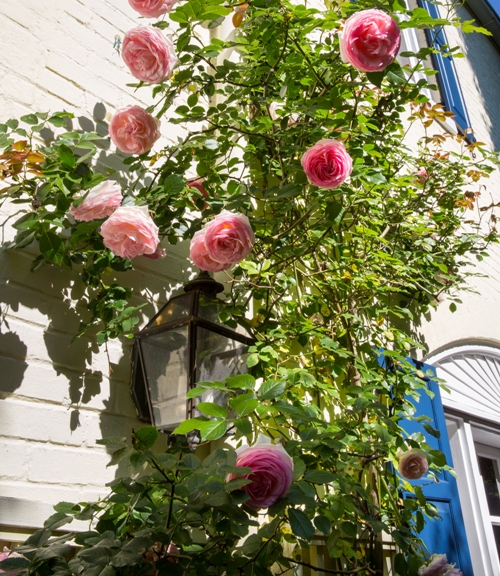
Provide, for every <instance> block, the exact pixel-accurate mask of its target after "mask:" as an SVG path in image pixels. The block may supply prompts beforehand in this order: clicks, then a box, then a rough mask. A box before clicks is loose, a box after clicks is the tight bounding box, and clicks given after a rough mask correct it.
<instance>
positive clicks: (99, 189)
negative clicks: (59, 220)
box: [69, 180, 123, 222]
mask: <svg viewBox="0 0 500 576" xmlns="http://www.w3.org/2000/svg"><path fill="white" fill-rule="evenodd" d="M82 196H85V199H84V201H83V202H82V203H81V204H79V205H78V206H73V205H72V206H71V208H70V209H69V211H70V212H71V215H72V216H73V218H74V219H75V220H83V221H85V222H90V221H91V220H96V219H98V218H106V217H107V216H109V215H110V214H112V213H113V212H114V211H115V210H116V209H117V208H118V206H120V204H121V203H122V199H123V195H122V189H121V187H120V185H119V184H117V183H116V182H112V181H111V180H105V181H104V182H101V183H100V184H98V185H97V186H94V187H93V188H91V189H90V190H89V191H88V192H80V193H79V194H77V195H76V197H77V198H81V197H82Z"/></svg>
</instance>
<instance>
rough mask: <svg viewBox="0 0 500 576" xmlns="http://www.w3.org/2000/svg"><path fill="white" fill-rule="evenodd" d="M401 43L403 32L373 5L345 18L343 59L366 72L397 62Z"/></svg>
mask: <svg viewBox="0 0 500 576" xmlns="http://www.w3.org/2000/svg"><path fill="white" fill-rule="evenodd" d="M400 44H401V31H400V30H399V26H398V24H397V22H396V21H395V20H393V19H392V18H391V17H390V16H389V15H388V14H386V13H385V12H382V10H377V9H376V8H371V9H370V10H362V11H361V12H356V14H353V15H352V16H351V17H350V18H348V19H347V20H346V23H345V25H344V30H343V32H342V36H341V38H340V55H341V56H342V59H343V60H344V62H349V64H351V65H352V66H354V68H357V69H358V70H362V71H363V72H380V71H381V70H384V69H385V68H387V66H389V64H392V62H394V60H395V58H396V56H397V54H398V50H399V46H400Z"/></svg>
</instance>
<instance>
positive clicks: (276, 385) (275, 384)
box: [258, 380, 286, 400]
mask: <svg viewBox="0 0 500 576" xmlns="http://www.w3.org/2000/svg"><path fill="white" fill-rule="evenodd" d="M285 389H286V381H285V380H278V381H276V380H269V381H268V382H264V383H263V384H262V386H261V387H260V388H259V391H258V394H259V397H260V398H261V399H262V400H271V399H273V398H277V397H278V396H281V394H283V392H284V391H285Z"/></svg>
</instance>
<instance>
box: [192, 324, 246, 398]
mask: <svg viewBox="0 0 500 576" xmlns="http://www.w3.org/2000/svg"><path fill="white" fill-rule="evenodd" d="M196 356H197V358H196V380H197V382H214V381H215V380H222V381H223V380H225V379H226V378H229V376H235V375H236V374H243V373H245V372H247V371H248V369H247V365H246V359H247V356H248V345H247V344H242V343H241V342H237V341H236V340H233V339H231V338H228V337H227V336H223V335H221V334H217V333H216V332H212V331H211V330H207V329H205V328H202V327H201V326H198V327H197V343H196ZM200 400H202V401H203V402H215V403H217V404H221V405H224V404H225V395H224V393H223V392H220V391H218V390H208V391H207V392H205V394H203V396H202V397H201V398H200Z"/></svg>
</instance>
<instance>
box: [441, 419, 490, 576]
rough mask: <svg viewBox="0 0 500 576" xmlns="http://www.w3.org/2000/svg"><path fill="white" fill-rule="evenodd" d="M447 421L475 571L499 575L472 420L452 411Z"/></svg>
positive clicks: (476, 572) (481, 573)
mask: <svg viewBox="0 0 500 576" xmlns="http://www.w3.org/2000/svg"><path fill="white" fill-rule="evenodd" d="M446 424H447V428H448V436H449V438H450V446H451V452H452V456H453V464H454V468H455V471H456V473H457V484H458V491H459V494H460V503H461V506H462V513H463V517H464V523H465V532H466V534H467V541H468V543H469V549H470V554H471V560H472V567H473V570H474V574H477V575H481V576H500V563H499V562H498V557H497V555H496V546H495V540H494V538H493V530H492V529H491V525H490V523H489V513H488V504H487V502H486V494H485V493H484V486H483V482H482V479H481V475H480V474H479V467H478V464H477V458H476V452H475V447H474V438H473V432H472V428H471V424H470V423H469V422H467V421H466V420H464V419H463V418H461V417H459V416H454V415H450V414H447V415H446ZM485 507H486V508H485ZM485 510H486V516H485Z"/></svg>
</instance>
